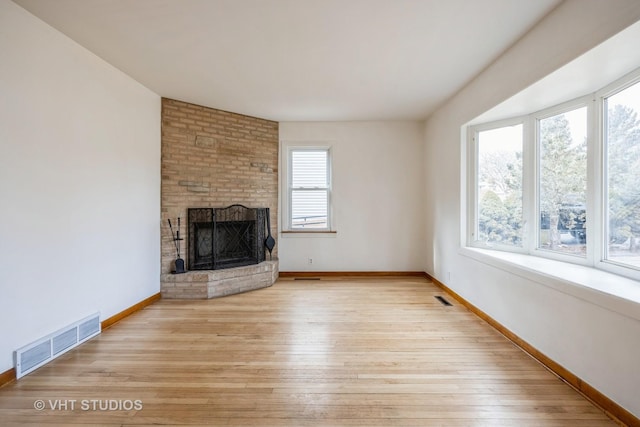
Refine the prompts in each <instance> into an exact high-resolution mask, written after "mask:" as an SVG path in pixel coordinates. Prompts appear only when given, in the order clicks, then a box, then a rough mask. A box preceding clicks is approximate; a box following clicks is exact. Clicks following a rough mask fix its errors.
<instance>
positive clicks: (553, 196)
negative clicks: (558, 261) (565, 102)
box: [538, 107, 587, 257]
mask: <svg viewBox="0 0 640 427" xmlns="http://www.w3.org/2000/svg"><path fill="white" fill-rule="evenodd" d="M539 141H540V146H539V148H540V165H539V166H540V177H539V179H540V182H539V188H540V193H539V199H538V205H539V207H540V230H539V247H540V249H547V250H551V251H555V252H561V253H565V254H571V255H578V256H582V257H586V241H587V230H586V227H585V225H586V224H585V221H586V219H587V213H586V201H587V107H583V108H579V109H576V110H572V111H570V112H567V113H563V114H558V115H555V116H552V117H548V118H546V119H542V120H540V121H539Z"/></svg>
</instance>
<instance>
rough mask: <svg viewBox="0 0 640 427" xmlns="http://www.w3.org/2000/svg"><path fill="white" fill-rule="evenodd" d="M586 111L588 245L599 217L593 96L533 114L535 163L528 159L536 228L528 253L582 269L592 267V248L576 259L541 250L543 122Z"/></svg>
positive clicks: (531, 117)
mask: <svg viewBox="0 0 640 427" xmlns="http://www.w3.org/2000/svg"><path fill="white" fill-rule="evenodd" d="M583 107H586V108H587V193H586V199H587V200H586V213H587V221H586V225H587V242H588V241H589V240H591V239H590V238H589V236H590V235H591V230H593V226H594V222H595V221H596V218H597V217H596V216H595V215H594V214H593V212H594V209H593V208H594V204H593V199H594V185H593V181H594V180H593V177H594V170H593V166H594V165H593V161H592V160H593V159H592V157H593V156H592V152H593V150H594V149H596V147H595V144H594V137H593V122H594V107H595V106H594V97H593V94H590V95H587V96H583V97H580V98H577V99H573V100H571V101H567V102H563V103H562V104H558V105H555V106H553V107H550V108H546V109H544V110H540V111H537V112H535V113H533V114H531V115H530V116H529V117H530V118H529V120H530V121H531V122H532V123H533V124H534V127H533V129H532V131H533V135H531V136H532V137H533V141H534V143H533V144H532V145H533V147H532V152H533V153H534V156H533V159H529V160H530V163H533V165H534V166H533V171H532V172H533V174H532V176H531V181H530V182H532V183H533V185H532V188H531V189H532V190H533V191H529V192H530V193H531V196H532V197H533V199H532V204H531V206H532V208H533V209H532V210H531V212H529V214H530V224H532V225H533V227H532V229H531V230H530V237H531V238H530V243H531V245H530V247H529V252H530V253H531V254H532V255H535V256H540V257H543V258H549V259H555V260H558V261H566V262H570V263H573V264H581V265H593V245H592V244H591V245H590V244H588V243H587V245H586V250H587V253H586V256H585V257H580V256H577V255H571V254H563V253H562V252H557V251H551V250H547V249H541V248H540V233H539V231H540V206H539V203H540V166H541V165H540V120H544V119H547V118H549V117H553V116H556V115H559V114H564V113H567V112H570V111H572V110H577V109H579V108H583Z"/></svg>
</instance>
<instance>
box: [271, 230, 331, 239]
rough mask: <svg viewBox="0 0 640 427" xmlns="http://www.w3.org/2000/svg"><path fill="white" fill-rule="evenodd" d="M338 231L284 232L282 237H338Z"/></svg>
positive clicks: (281, 232) (281, 233)
mask: <svg viewBox="0 0 640 427" xmlns="http://www.w3.org/2000/svg"><path fill="white" fill-rule="evenodd" d="M337 234H338V232H337V231H333V230H282V231H280V235H281V236H282V237H284V238H289V237H336V235H337Z"/></svg>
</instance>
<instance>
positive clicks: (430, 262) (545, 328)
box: [424, 0, 640, 416]
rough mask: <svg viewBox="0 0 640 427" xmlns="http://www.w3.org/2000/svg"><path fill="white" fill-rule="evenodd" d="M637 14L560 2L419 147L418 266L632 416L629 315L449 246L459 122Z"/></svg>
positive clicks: (449, 109) (634, 332)
mask: <svg viewBox="0 0 640 427" xmlns="http://www.w3.org/2000/svg"><path fill="white" fill-rule="evenodd" d="M638 19H640V3H639V2H637V1H634V0H616V1H614V2H603V1H599V0H569V1H567V2H564V3H562V4H561V5H560V6H559V7H558V8H557V9H556V10H555V11H554V12H552V13H551V14H550V15H549V16H547V17H546V18H545V19H544V20H543V21H542V22H541V23H540V24H539V25H538V26H537V27H536V28H534V29H533V30H532V31H531V32H530V33H529V34H527V35H526V36H525V37H524V38H523V39H521V40H520V41H519V42H518V43H517V44H516V45H514V46H513V47H512V48H511V49H510V50H508V51H507V52H506V53H505V54H504V55H503V56H502V57H501V58H500V59H499V60H498V61H496V62H495V63H494V64H493V65H492V66H491V67H489V68H488V69H486V70H485V71H484V72H483V73H482V74H481V75H480V76H478V77H477V78H476V79H474V81H472V82H471V83H470V84H469V85H468V86H467V87H466V88H464V89H463V90H462V91H461V92H460V93H458V94H457V95H456V96H455V97H454V98H452V99H451V100H449V101H448V102H447V103H446V104H445V105H443V106H442V107H441V108H440V109H439V110H438V111H437V112H436V113H435V114H434V115H433V116H431V117H430V119H429V120H428V121H427V123H426V125H425V153H424V156H425V158H424V169H425V171H426V186H427V190H426V191H425V199H426V202H427V204H426V206H427V208H426V224H427V230H426V234H425V239H426V241H427V242H430V245H429V247H428V248H427V256H426V259H425V261H426V271H427V272H428V273H429V274H431V275H433V276H435V277H436V278H437V279H438V280H440V281H441V282H443V283H445V284H446V285H447V286H449V287H450V288H452V289H453V290H454V291H455V292H457V293H459V294H460V295H462V296H463V297H464V298H465V299H467V300H468V301H470V302H471V303H472V304H474V305H476V306H477V307H479V308H480V309H481V310H483V311H484V312H486V313H487V314H489V315H490V316H492V317H493V318H495V319H496V320H497V321H498V322H500V323H501V324H503V325H504V326H505V327H507V328H508V329H510V330H511V331H513V332H514V333H516V334H517V335H518V336H520V337H521V338H523V339H524V340H525V341H527V342H529V343H530V344H532V345H533V346H534V347H536V348H537V349H538V350H540V351H541V352H542V353H544V354H546V355H547V356H549V357H551V358H552V359H553V360H555V361H556V362H558V363H560V364H561V365H562V366H564V367H565V368H567V369H568V370H569V371H571V372H573V373H574V374H576V375H577V376H578V377H580V378H582V379H583V380H585V381H586V382H587V383H589V384H591V385H592V386H594V387H595V388H596V389H598V390H599V391H601V392H602V393H604V394H605V395H607V396H608V397H609V398H611V399H613V400H614V401H616V402H617V403H618V404H620V405H622V406H623V407H625V408H626V409H627V410H629V411H631V412H632V413H634V414H635V415H636V416H640V399H638V395H640V370H639V369H638V359H639V357H640V322H638V320H637V319H634V318H630V317H626V316H624V315H623V314H620V313H618V312H616V311H612V310H609V309H607V308H604V307H603V306H601V305H599V304H597V303H593V301H592V302H587V301H586V300H583V299H579V298H576V297H574V296H570V295H568V294H566V293H563V292H560V291H558V290H555V289H552V288H550V287H546V286H543V285H541V284H540V283H538V282H536V281H534V280H533V277H530V276H528V275H527V274H526V273H525V272H521V273H520V274H517V275H516V274H514V273H513V272H507V271H504V270H502V269H498V268H496V267H493V266H491V265H488V264H485V263H482V262H480V261H477V260H475V259H472V258H469V257H466V256H463V255H461V254H460V252H459V248H460V234H461V220H460V207H461V188H460V185H461V175H462V170H461V127H462V126H463V125H464V124H465V123H467V122H469V121H470V120H472V119H473V118H474V117H476V116H478V115H480V114H481V113H483V112H484V111H486V110H488V109H489V108H491V107H493V106H494V105H496V104H498V103H500V102H501V101H503V100H505V99H507V98H508V97H510V96H512V95H514V94H515V93H516V92H518V91H520V90H522V89H524V88H525V87H527V86H529V85H530V84H532V83H534V82H535V81H537V80H538V79H540V78H542V77H544V76H545V75H547V74H548V73H550V72H552V71H554V70H555V69H557V68H559V67H560V66H562V65H564V64H565V63H566V62H568V61H570V60H572V59H573V58H575V57H577V56H579V55H580V54H582V53H584V52H585V51H586V50H588V49H590V48H592V47H593V46H595V45H597V44H598V43H600V42H601V41H603V40H605V39H606V38H608V37H610V36H612V35H613V34H615V33H616V32H618V31H620V30H622V29H623V28H624V27H626V26H627V25H630V24H632V23H633V22H635V21H636V20H638ZM603 66H604V65H603ZM431 242H432V243H431ZM449 272H450V274H451V276H450V277H449ZM596 300H597V299H596Z"/></svg>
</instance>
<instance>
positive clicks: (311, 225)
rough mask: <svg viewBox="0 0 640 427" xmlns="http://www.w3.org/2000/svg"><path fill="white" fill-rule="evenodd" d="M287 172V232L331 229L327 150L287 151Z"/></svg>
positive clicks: (329, 177)
mask: <svg viewBox="0 0 640 427" xmlns="http://www.w3.org/2000/svg"><path fill="white" fill-rule="evenodd" d="M288 170H289V173H288V194H287V195H288V215H287V216H288V229H289V230H291V231H304V230H311V231H329V230H331V209H330V203H331V156H330V150H329V148H306V147H305V148H290V149H289V150H288Z"/></svg>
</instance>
